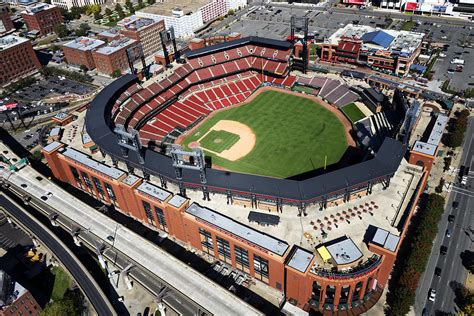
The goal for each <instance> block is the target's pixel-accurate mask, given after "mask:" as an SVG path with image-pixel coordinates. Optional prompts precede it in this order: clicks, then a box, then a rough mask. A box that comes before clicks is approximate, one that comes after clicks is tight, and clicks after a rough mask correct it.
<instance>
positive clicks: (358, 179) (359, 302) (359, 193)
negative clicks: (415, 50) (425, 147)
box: [42, 37, 426, 315]
mask: <svg viewBox="0 0 474 316" xmlns="http://www.w3.org/2000/svg"><path fill="white" fill-rule="evenodd" d="M305 51H306V50H305V49H303V50H301V45H298V43H295V42H292V41H281V40H271V39H266V38H259V37H246V38H238V39H234V40H232V41H227V42H222V43H219V44H215V45H212V46H204V47H201V48H196V49H190V50H188V51H186V52H185V53H184V56H181V57H180V59H179V60H177V61H176V62H175V63H173V66H172V67H171V68H168V69H166V70H165V72H164V73H162V74H160V75H158V76H157V77H152V78H147V77H146V75H143V74H142V73H140V74H135V73H133V72H132V73H131V74H125V75H123V76H122V77H120V78H119V79H116V80H115V81H114V82H112V83H111V84H110V85H108V86H106V87H105V88H104V89H103V90H102V91H101V92H100V93H99V94H98V95H97V96H96V97H95V99H94V100H93V101H92V102H91V104H90V106H89V107H88V109H87V112H86V114H85V116H83V121H84V129H83V135H82V149H78V148H79V147H81V146H77V145H76V146H75V148H74V149H73V148H72V147H73V145H72V143H71V144H66V143H64V142H59V141H55V142H53V143H51V144H49V145H47V146H46V147H44V148H43V151H42V152H43V155H44V156H45V158H46V160H47V161H48V164H49V166H50V168H51V170H52V171H53V174H54V176H55V177H56V178H58V179H60V180H62V181H64V182H67V183H69V184H71V185H73V186H75V187H76V188H78V189H80V190H82V191H85V192H87V193H89V194H90V195H92V196H93V197H95V198H97V199H99V200H101V201H102V202H103V203H106V204H109V205H111V206H113V207H115V209H117V210H119V211H120V212H122V213H124V214H126V215H128V216H130V217H131V218H134V219H136V220H138V221H140V222H142V223H143V224H144V225H145V226H147V227H149V228H151V229H154V230H158V231H159V232H163V233H166V235H167V236H172V237H173V240H175V241H176V242H180V243H183V244H185V246H186V247H189V248H190V249H192V251H193V253H197V254H198V255H200V256H202V257H203V258H204V259H205V260H208V261H209V262H212V263H213V264H215V265H216V266H215V267H216V268H215V269H216V271H217V270H218V268H217V266H219V267H222V265H226V266H228V267H229V268H230V269H236V270H237V272H236V274H235V275H236V276H239V275H241V277H242V278H243V279H245V280H248V284H249V285H248V286H249V287H250V288H252V289H253V288H255V287H258V286H259V285H258V284H260V283H261V284H264V285H265V286H266V288H265V290H260V291H259V290H256V292H258V293H264V294H261V295H264V296H265V295H267V294H268V295H270V298H268V300H269V301H272V300H273V302H274V303H273V304H274V305H276V306H278V307H279V308H281V307H282V305H283V304H284V303H285V302H288V304H290V305H291V306H293V307H294V308H300V309H303V310H305V311H310V310H313V311H318V312H322V313H326V314H328V315H334V314H337V315H357V314H360V313H362V312H364V311H367V310H368V309H369V308H371V307H372V306H373V305H374V304H375V303H376V302H377V301H378V299H379V298H380V297H381V295H382V292H383V289H384V286H385V284H386V283H387V281H388V279H389V276H390V272H391V269H392V266H393V263H394V260H395V258H396V255H397V252H398V249H399V245H400V240H401V239H403V236H404V232H405V230H406V227H407V225H408V224H409V221H410V218H411V214H412V212H413V209H414V206H415V205H416V203H417V199H418V198H419V194H420V193H421V192H422V188H423V186H424V184H426V182H425V181H426V174H425V173H424V172H423V168H422V167H421V166H419V165H418V166H417V165H415V164H412V163H411V162H410V163H408V162H407V161H406V159H405V158H406V155H405V154H406V153H407V147H408V141H407V139H408V138H409V136H410V135H409V134H410V130H411V129H413V126H414V124H415V122H416V121H417V120H416V118H415V116H414V115H415V114H413V116H410V115H411V114H410V115H409V114H407V113H419V111H415V110H411V111H408V109H409V108H410V106H411V105H410V104H409V102H408V101H407V100H406V99H404V97H403V95H401V96H400V97H399V99H400V100H401V101H400V102H398V101H397V102H393V104H390V105H389V106H385V105H384V108H383V110H380V106H379V105H374V107H373V110H371V111H369V110H367V109H364V108H363V107H361V106H359V105H357V104H360V103H361V102H360V101H361V99H364V98H365V97H367V96H366V92H365V91H370V90H367V88H364V89H362V88H360V87H357V86H351V85H350V84H348V83H347V82H346V81H344V80H342V79H340V77H337V76H335V75H332V76H330V75H322V74H320V73H319V74H316V73H309V72H306V71H305V70H301V69H302V68H301V67H300V65H301V63H302V62H303V63H304V62H305V61H304V60H305V58H306V57H305V54H306V53H304V52H305ZM402 101H403V102H402ZM72 124H80V123H72ZM402 129H403V130H404V133H405V137H401V130H402ZM75 133H76V132H75V129H73V132H72V133H69V134H68V135H70V136H68V137H70V138H71V139H73V138H74V135H75ZM86 143H87V144H92V143H93V146H92V145H87V146H89V147H87V146H86ZM86 147H87V148H97V149H98V150H97V151H96V152H92V150H91V152H92V154H91V155H92V158H91V157H90V156H89V155H87V152H86V153H85V152H84V148H86ZM81 151H82V152H81ZM416 164H418V163H416ZM121 168H122V169H121ZM125 169H126V170H127V171H123V170H125ZM201 199H202V202H201V201H200V204H198V203H197V201H199V200H201ZM214 209H215V210H214ZM216 261H218V263H216ZM219 271H220V270H219ZM256 280H257V281H258V282H256ZM269 293H274V294H269ZM272 295H273V296H272ZM265 299H267V298H266V297H265Z"/></svg>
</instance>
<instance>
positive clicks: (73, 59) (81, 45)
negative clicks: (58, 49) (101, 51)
mask: <svg viewBox="0 0 474 316" xmlns="http://www.w3.org/2000/svg"><path fill="white" fill-rule="evenodd" d="M103 45H105V42H104V41H101V40H97V39H92V38H88V37H78V38H76V39H74V40H72V41H70V42H68V43H66V44H64V45H63V52H64V57H65V58H66V61H67V63H68V64H69V65H73V66H85V67H87V69H89V70H90V69H94V68H95V62H94V58H93V57H92V51H93V50H95V49H97V48H99V47H101V46H103Z"/></svg>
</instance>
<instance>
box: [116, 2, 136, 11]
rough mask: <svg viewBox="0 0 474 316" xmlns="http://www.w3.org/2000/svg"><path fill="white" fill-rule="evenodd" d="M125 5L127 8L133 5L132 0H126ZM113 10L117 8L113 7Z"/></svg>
mask: <svg viewBox="0 0 474 316" xmlns="http://www.w3.org/2000/svg"><path fill="white" fill-rule="evenodd" d="M125 6H126V7H127V8H130V7H131V6H133V4H132V2H131V1H130V0H126V1H125ZM115 10H117V9H115Z"/></svg>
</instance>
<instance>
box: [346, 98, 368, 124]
mask: <svg viewBox="0 0 474 316" xmlns="http://www.w3.org/2000/svg"><path fill="white" fill-rule="evenodd" d="M341 110H342V112H344V114H345V115H346V116H347V117H348V118H349V120H350V121H351V122H352V123H355V122H357V121H358V120H361V119H363V118H364V117H365V115H364V113H362V111H361V110H360V109H359V108H358V107H357V105H356V104H355V103H351V104H348V105H346V106H344V107H343V108H342V109H341Z"/></svg>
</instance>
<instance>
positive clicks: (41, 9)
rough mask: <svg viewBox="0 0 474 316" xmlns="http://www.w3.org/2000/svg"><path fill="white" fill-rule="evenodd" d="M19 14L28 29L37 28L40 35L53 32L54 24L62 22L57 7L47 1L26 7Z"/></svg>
mask: <svg viewBox="0 0 474 316" xmlns="http://www.w3.org/2000/svg"><path fill="white" fill-rule="evenodd" d="M21 16H22V18H23V20H24V21H25V23H26V26H27V27H28V31H33V30H37V31H39V32H40V35H41V36H43V35H47V34H49V33H52V32H54V28H55V27H56V26H58V25H60V24H63V23H64V20H63V16H62V15H61V12H60V11H59V8H58V7H57V6H54V5H51V4H47V3H39V4H37V5H34V6H31V7H28V8H27V9H26V10H25V11H23V12H21Z"/></svg>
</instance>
